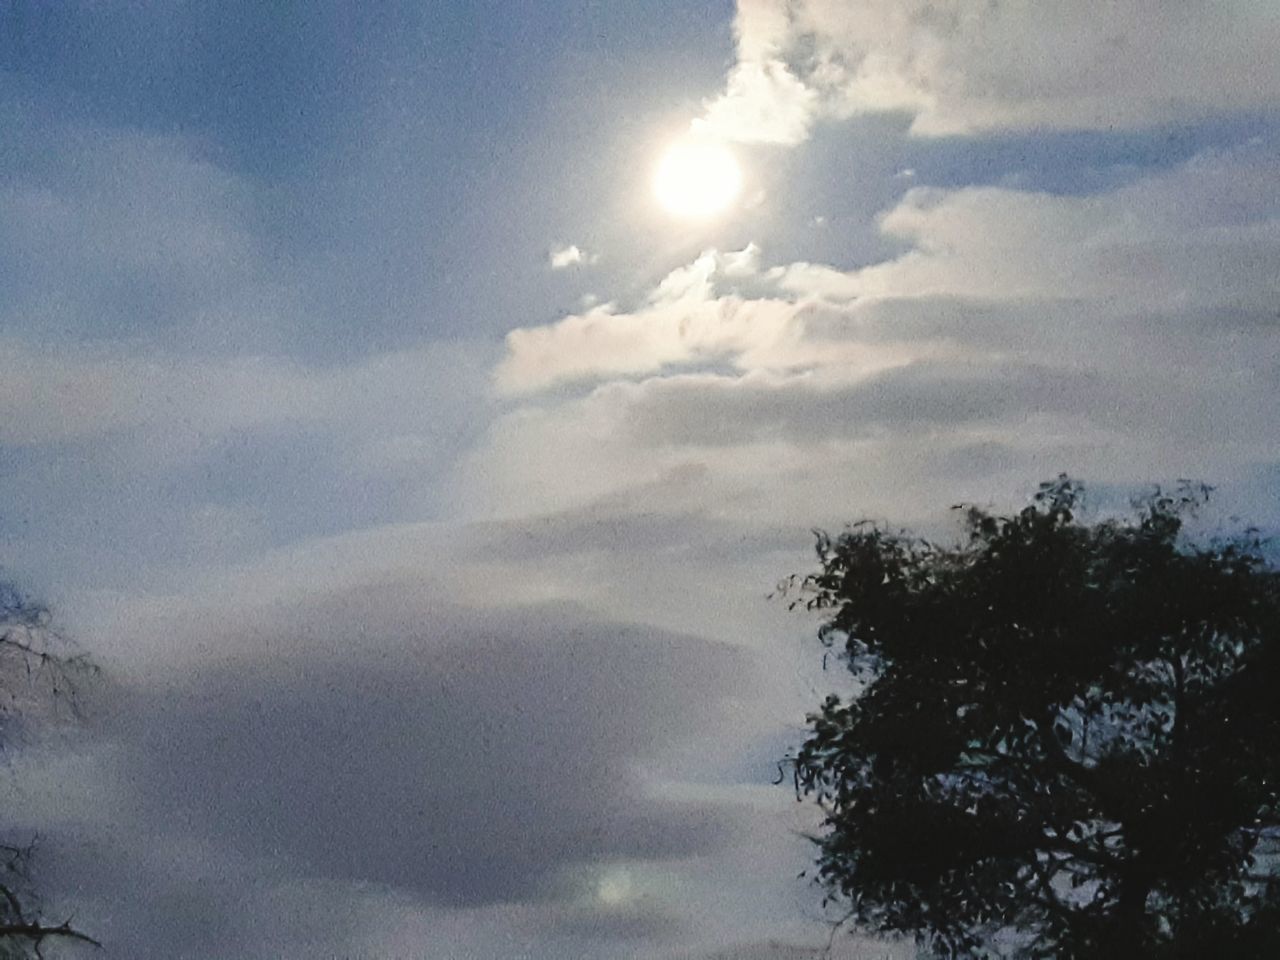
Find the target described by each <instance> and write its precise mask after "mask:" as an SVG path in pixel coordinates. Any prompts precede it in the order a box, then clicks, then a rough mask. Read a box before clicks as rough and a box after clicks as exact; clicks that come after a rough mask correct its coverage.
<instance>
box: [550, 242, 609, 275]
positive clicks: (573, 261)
mask: <svg viewBox="0 0 1280 960" xmlns="http://www.w3.org/2000/svg"><path fill="white" fill-rule="evenodd" d="M549 259H550V263H551V269H552V270H564V269H566V268H568V267H574V266H579V265H582V264H591V263H596V262H598V261H599V260H600V254H598V253H589V252H588V251H586V250H583V249H582V248H581V247H579V246H578V245H577V244H576V243H571V244H568V245H566V246H563V247H553V248H552V249H551V254H550V258H549Z"/></svg>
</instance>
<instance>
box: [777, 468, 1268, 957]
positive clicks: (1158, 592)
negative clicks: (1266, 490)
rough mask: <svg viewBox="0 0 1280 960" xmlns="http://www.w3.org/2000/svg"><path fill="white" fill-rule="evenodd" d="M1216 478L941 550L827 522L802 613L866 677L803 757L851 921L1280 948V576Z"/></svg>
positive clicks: (803, 588)
mask: <svg viewBox="0 0 1280 960" xmlns="http://www.w3.org/2000/svg"><path fill="white" fill-rule="evenodd" d="M1207 497H1208V488H1206V487H1191V486H1184V487H1183V488H1181V489H1180V490H1179V492H1178V493H1177V494H1176V495H1167V494H1162V493H1160V492H1157V493H1156V494H1155V495H1153V496H1152V497H1151V498H1149V500H1148V501H1147V502H1145V503H1144V504H1140V505H1137V506H1136V507H1135V509H1136V511H1137V512H1136V515H1135V516H1133V517H1131V518H1129V519H1126V520H1110V521H1105V522H1096V523H1085V522H1082V521H1081V520H1080V519H1079V518H1078V516H1077V513H1078V507H1079V504H1080V487H1079V486H1078V485H1077V484H1076V483H1074V482H1073V481H1071V480H1070V479H1068V478H1067V477H1065V476H1064V477H1060V478H1059V479H1058V480H1057V481H1054V482H1052V483H1048V484H1043V485H1042V486H1041V488H1040V491H1039V493H1038V494H1037V495H1036V497H1035V498H1034V500H1033V502H1032V504H1031V505H1030V506H1028V507H1027V508H1026V509H1024V510H1022V511H1021V512H1019V513H1017V514H1015V515H1012V516H998V515H994V514H992V513H990V512H988V511H985V510H982V509H978V508H975V507H965V508H962V509H963V510H964V515H965V519H966V526H967V531H968V538H967V541H966V542H964V543H962V544H960V545H958V546H943V545H938V544H934V543H930V542H926V541H923V540H920V539H916V538H913V537H910V536H908V535H906V534H900V533H892V532H888V531H886V530H884V529H882V528H881V527H878V526H875V525H869V524H862V525H858V526H854V527H851V528H849V529H848V530H847V531H846V532H845V533H843V534H842V535H840V536H839V537H836V538H831V537H828V536H826V535H825V534H819V536H818V542H817V553H818V559H819V563H820V569H819V570H818V572H816V573H814V574H812V575H810V576H807V577H804V578H793V581H792V582H791V585H792V586H793V587H794V588H796V589H797V590H798V591H799V592H798V593H796V594H793V597H795V599H794V602H793V606H797V605H798V606H803V607H806V608H808V609H811V610H818V611H821V612H822V614H823V616H824V618H825V620H824V622H823V624H822V627H821V629H820V631H819V636H820V638H821V639H822V641H823V642H824V643H825V644H827V645H828V646H831V647H835V648H837V649H839V650H840V651H841V653H842V655H843V658H844V661H845V662H846V663H847V665H848V667H849V668H850V670H851V671H852V672H853V674H854V675H855V677H856V678H857V680H858V681H859V685H860V686H859V689H860V692H859V693H858V694H857V695H855V696H853V697H852V698H850V699H847V700H842V699H840V698H837V697H829V698H828V699H827V700H826V701H825V702H824V703H823V704H822V705H821V708H820V709H819V710H818V711H817V712H816V713H814V714H812V715H811V716H810V717H809V723H810V730H809V734H808V739H807V740H806V742H805V743H804V745H803V746H802V748H801V749H800V750H799V751H798V753H797V754H796V755H795V756H794V757H792V758H790V760H791V764H792V766H793V770H794V775H795V786H796V789H797V792H798V794H800V795H804V796H809V797H811V798H813V799H815V800H816V801H817V802H818V803H820V804H821V806H822V809H823V810H824V812H825V818H824V827H823V831H822V833H821V835H820V836H819V837H816V838H815V840H816V842H817V843H818V845H819V854H818V863H817V867H818V879H819V880H820V882H821V883H822V884H823V885H824V886H825V887H826V888H827V890H828V895H829V898H830V899H833V900H835V901H837V902H840V903H843V904H845V905H847V907H848V915H847V918H846V919H847V920H848V921H849V922H851V923H853V924H855V925H857V926H860V927H862V928H864V929H868V930H871V931H876V932H880V933H895V934H905V935H909V936H911V935H914V936H916V937H917V938H918V940H919V942H920V943H921V944H922V946H924V947H926V948H927V949H929V950H931V951H932V952H934V953H935V954H936V955H939V956H942V957H956V958H958V957H980V956H1011V957H1025V958H1040V957H1045V958H1047V957H1053V958H1057V960H1066V958H1086V957H1102V958H1110V957H1116V958H1121V957H1123V958H1157V957H1158V958H1165V957H1169V958H1174V957H1177V958H1193V957H1194V958H1200V957H1209V956H1229V957H1233V958H1235V957H1244V958H1253V957H1257V958H1261V957H1268V958H1274V957H1280V895H1278V894H1280V856H1277V853H1278V852H1280V851H1278V849H1277V848H1278V844H1277V839H1278V838H1280V809H1278V807H1277V801H1278V792H1280V574H1278V573H1277V572H1276V571H1275V570H1274V569H1273V568H1271V567H1269V566H1268V564H1267V563H1266V562H1265V559H1264V556H1263V553H1262V548H1263V544H1262V543H1261V542H1260V540H1259V539H1258V537H1257V536H1256V534H1254V533H1252V532H1250V533H1247V534H1244V535H1242V536H1237V537H1234V538H1231V539H1229V540H1218V541H1214V542H1211V543H1209V544H1207V545H1205V544H1201V545H1196V544H1193V543H1190V542H1188V539H1187V537H1186V536H1185V532H1184V529H1183V526H1184V524H1183V521H1184V518H1185V517H1186V516H1187V514H1188V512H1190V511H1193V510H1194V509H1195V508H1196V506H1197V505H1199V504H1201V503H1202V502H1203V501H1204V500H1205V499H1206V498H1207Z"/></svg>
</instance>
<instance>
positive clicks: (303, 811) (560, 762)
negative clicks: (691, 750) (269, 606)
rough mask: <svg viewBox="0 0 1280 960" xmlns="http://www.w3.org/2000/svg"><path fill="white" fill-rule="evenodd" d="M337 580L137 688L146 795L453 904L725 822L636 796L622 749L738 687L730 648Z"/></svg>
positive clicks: (674, 842) (637, 747)
mask: <svg viewBox="0 0 1280 960" xmlns="http://www.w3.org/2000/svg"><path fill="white" fill-rule="evenodd" d="M494 589H495V590H497V591H500V590H501V585H500V584H495V585H494ZM354 599H356V600H358V601H359V602H356V603H349V602H346V601H344V600H341V599H337V600H331V601H328V602H326V603H325V604H323V605H322V606H321V607H320V608H319V609H316V610H314V611H311V612H310V613H309V614H306V613H302V612H295V620H294V623H293V625H292V626H291V627H290V630H289V633H290V635H289V636H287V637H264V641H263V647H262V650H261V655H252V654H249V653H247V652H245V651H244V650H243V649H241V650H240V651H239V652H238V653H236V654H235V655H233V656H230V657H228V658H227V659H226V660H219V661H217V662H215V663H212V664H208V665H205V666H203V667H201V668H199V669H198V670H196V671H194V672H193V673H191V674H190V675H186V676H183V677H181V678H180V679H175V680H173V681H172V682H171V683H167V684H163V685H162V684H153V685H150V686H148V687H146V688H144V689H142V690H140V691H138V692H137V694H136V696H135V697H134V698H133V699H132V700H131V701H130V702H129V703H128V705H127V707H126V708H125V709H124V710H123V712H122V714H121V716H120V717H119V718H118V719H117V721H116V724H117V726H116V734H117V736H118V737H119V738H120V739H121V740H122V741H123V742H124V743H125V744H126V746H125V752H124V756H125V760H124V762H125V764H126V765H127V768H128V769H127V773H126V777H125V779H126V781H127V782H128V783H129V784H130V785H131V787H132V788H133V789H134V790H136V793H137V795H136V797H135V798H134V800H133V802H136V804H137V805H138V807H139V809H140V811H141V814H142V815H143V816H144V817H146V818H147V819H148V820H152V819H154V820H155V822H157V823H165V824H169V825H172V826H173V827H175V828H176V827H179V826H180V827H182V828H184V829H194V830H196V831H197V832H208V833H210V834H212V835H216V836H217V837H219V838H220V842H224V843H227V844H230V845H233V846H235V847H237V848H239V849H242V850H245V851H253V852H256V853H262V854H267V855H270V856H278V857H282V858H286V859H287V860H290V861H293V862H296V863H297V864H298V868H299V869H300V870H302V871H304V872H305V873H308V874H312V875H318V876H326V877H331V878H348V879H353V880H367V881H373V882H377V883H385V884H389V885H392V886H395V887H401V888H407V889H412V890H416V891H418V892H420V893H421V894H422V895H423V896H424V897H426V898H428V899H430V900H432V901H439V902H447V903H451V904H470V905H475V904H484V903H492V902H501V901H514V900H529V899H536V898H538V897H540V896H542V895H543V893H544V892H545V890H544V886H545V884H546V882H547V881H548V878H549V877H551V875H552V874H554V873H555V872H556V871H558V870H560V869H561V868H563V867H564V866H565V865H566V864H571V863H577V862H591V861H596V860H601V859H614V858H626V859H663V858H678V857H683V856H688V855H691V854H694V853H698V852H704V851H708V850H712V849H715V848H716V847H717V846H718V845H719V844H720V843H721V841H722V838H723V836H724V831H725V830H726V828H727V826H728V824H727V822H726V820H725V818H724V816H723V815H722V813H721V812H720V811H718V810H717V809H715V808H714V807H709V806H706V805H702V804H694V803H683V802H674V801H660V800H657V799H653V798H650V797H648V796H646V794H645V792H644V789H643V786H642V784H641V783H640V781H639V779H638V777H637V775H636V774H635V772H634V770H633V764H634V763H635V762H636V761H637V760H638V759H640V758H643V757H646V756H650V755H652V754H655V753H657V752H660V751H661V749H662V748H663V747H665V746H670V745H672V744H674V743H675V742H677V741H678V740H680V739H682V738H683V737H684V736H686V735H687V731H689V730H690V729H691V728H692V729H697V728H698V727H699V726H700V725H705V724H708V723H709V722H711V721H712V720H713V718H714V716H715V712H716V704H717V700H718V699H719V697H720V696H722V695H723V694H725V693H728V692H740V691H739V690H735V687H740V686H741V684H742V683H743V680H744V678H745V671H744V669H743V664H742V662H741V660H740V659H739V658H738V657H736V656H735V655H734V654H733V653H732V652H731V651H730V650H728V649H727V648H721V647H718V646H716V645H713V644H710V643H707V642H705V641H700V640H697V639H693V638H689V637H679V636H674V635H670V634H664V633H661V632H658V631H654V630H647V629H641V628H634V627H620V626H616V625H611V624H606V623H601V622H598V621H594V620H591V619H590V618H587V617H584V616H581V615H577V614H573V613H571V612H569V611H566V610H564V609H559V610H548V609H541V610H524V611H520V612H519V613H517V614H511V615H501V614H486V615H484V616H483V617H473V616H471V615H469V614H464V613H462V612H461V611H459V610H457V609H435V610H431V611H429V612H428V611H422V614H423V616H422V619H421V620H420V621H417V622H413V616H414V614H413V613H412V612H411V611H412V606H411V605H410V606H408V607H406V606H401V607H400V608H399V609H397V610H394V611H393V610H391V609H387V610H385V611H383V612H382V615H381V616H374V617H373V618H372V619H371V618H370V615H369V614H370V605H369V603H368V598H367V597H362V598H354ZM387 599H388V600H390V598H389V597H388V598H387ZM401 599H403V598H401Z"/></svg>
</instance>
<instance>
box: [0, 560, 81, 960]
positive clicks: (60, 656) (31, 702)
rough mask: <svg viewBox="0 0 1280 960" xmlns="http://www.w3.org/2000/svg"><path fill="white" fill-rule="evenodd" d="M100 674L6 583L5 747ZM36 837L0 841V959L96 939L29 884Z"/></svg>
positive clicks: (0, 660) (72, 707)
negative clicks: (53, 912)
mask: <svg viewBox="0 0 1280 960" xmlns="http://www.w3.org/2000/svg"><path fill="white" fill-rule="evenodd" d="M94 673H96V668H95V667H94V665H93V664H92V663H91V662H90V661H89V660H87V659H86V658H85V657H84V656H83V655H79V654H76V653H75V652H74V651H73V650H72V649H71V647H70V645H69V644H68V643H67V642H66V640H65V639H64V638H63V637H61V636H60V635H59V634H58V633H57V631H55V630H53V629H52V627H51V625H50V619H49V613H48V611H47V610H46V609H45V608H43V607H41V606H39V605H37V604H34V603H32V602H31V601H29V600H28V599H27V598H26V597H24V596H23V595H22V594H21V593H19V592H18V591H17V590H15V589H14V588H13V587H11V586H9V585H7V584H3V583H0V749H8V748H10V747H11V746H12V745H13V743H14V741H15V740H18V739H21V738H22V736H23V734H24V729H25V728H26V727H28V726H30V725H32V724H33V723H36V722H39V721H42V720H49V719H55V718H57V717H58V716H59V715H60V714H64V713H66V712H70V713H71V714H72V715H76V714H78V711H79V687H80V683H81V681H82V680H83V679H84V678H85V677H87V676H89V675H92V674H94ZM32 849H33V844H32V843H17V844H14V843H0V958H6V960H7V958H19V957H27V956H32V955H34V956H35V957H40V956H42V952H41V947H42V946H43V944H44V943H45V942H46V941H49V940H76V941H80V942H82V943H89V944H93V945H94V946H97V945H98V942H97V941H96V940H94V939H93V938H92V937H90V936H88V935H87V934H85V933H82V932H81V931H79V930H77V929H75V927H73V926H72V925H71V922H70V921H69V920H64V921H62V922H61V923H51V922H49V921H48V920H47V919H46V918H45V917H44V915H43V912H42V911H41V908H40V903H39V900H38V898H37V897H36V896H35V893H34V891H33V889H32V885H31V873H30V867H31V857H32Z"/></svg>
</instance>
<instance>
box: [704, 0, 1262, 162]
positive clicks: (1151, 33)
mask: <svg viewBox="0 0 1280 960" xmlns="http://www.w3.org/2000/svg"><path fill="white" fill-rule="evenodd" d="M736 37H737V46H738V58H737V62H736V63H735V65H734V66H733V67H732V68H731V69H730V71H729V74H728V78H727V81H726V89H725V92H724V94H722V95H721V97H720V98H718V99H716V100H714V101H712V102H711V103H710V104H709V105H708V107H707V110H706V115H705V119H706V121H707V122H708V123H711V124H713V125H714V126H715V127H716V128H717V129H718V130H720V131H722V132H723V133H724V134H725V135H726V136H729V137H732V138H734V139H740V140H743V141H752V140H763V141H767V142H776V143H796V142H799V141H800V140H803V139H805V137H806V136H807V134H808V131H809V130H810V129H811V127H812V124H813V123H814V122H815V121H816V120H817V119H818V118H820V117H842V116H848V115H851V114H856V113H870V112H885V111H901V112H906V113H909V114H911V115H912V116H913V122H912V131H913V132H915V133H918V134H923V135H931V136H937V135H950V134H970V133H976V132H980V131H999V130H1034V129H1046V128H1051V129H1053V128H1056V129H1107V130H1109V129H1116V128H1136V127H1144V126H1150V125H1154V124H1163V123H1173V122H1180V121H1186V120H1192V119H1197V118H1202V117H1206V116H1210V115H1213V114H1216V113H1233V112H1239V111H1249V110H1268V109H1270V108H1271V107H1272V106H1273V105H1274V103H1275V102H1276V99H1277V97H1280V80H1277V79H1276V76H1275V71H1269V70H1267V69H1265V66H1264V65H1265V64H1269V63H1271V62H1274V60H1275V59H1276V58H1277V56H1280V21H1278V20H1277V18H1276V17H1275V16H1274V13H1273V11H1272V10H1271V9H1270V7H1269V5H1268V4H1266V3H1263V2H1257V0H1231V2H1226V3H1219V4H1200V5H1197V6H1196V7H1195V15H1194V16H1188V15H1187V11H1186V10H1183V9H1182V8H1179V7H1173V6H1168V5H1164V6H1152V5H1151V4H1148V3H1144V2H1141V0H1125V2H1122V3H1111V4H1107V5H1106V6H1105V8H1102V9H1099V7H1098V6H1097V5H1096V4H1093V3H1088V2H1085V0H1071V2H1065V3H1059V4H1055V5H1054V7H1053V9H1052V11H1047V12H1046V11H1045V10H1043V9H1041V8H1039V7H1034V6H1031V5H1027V4H992V3H988V2H986V0H962V2H959V3H954V4H949V5H946V6H945V7H940V6H939V5H938V4H935V3H928V2H925V0H910V2H906V3H902V2H898V0H873V2H868V3H858V4H852V5H851V4H848V3H843V2H838V0H800V2H784V0H740V2H739V3H738V14H737V20H736Z"/></svg>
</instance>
